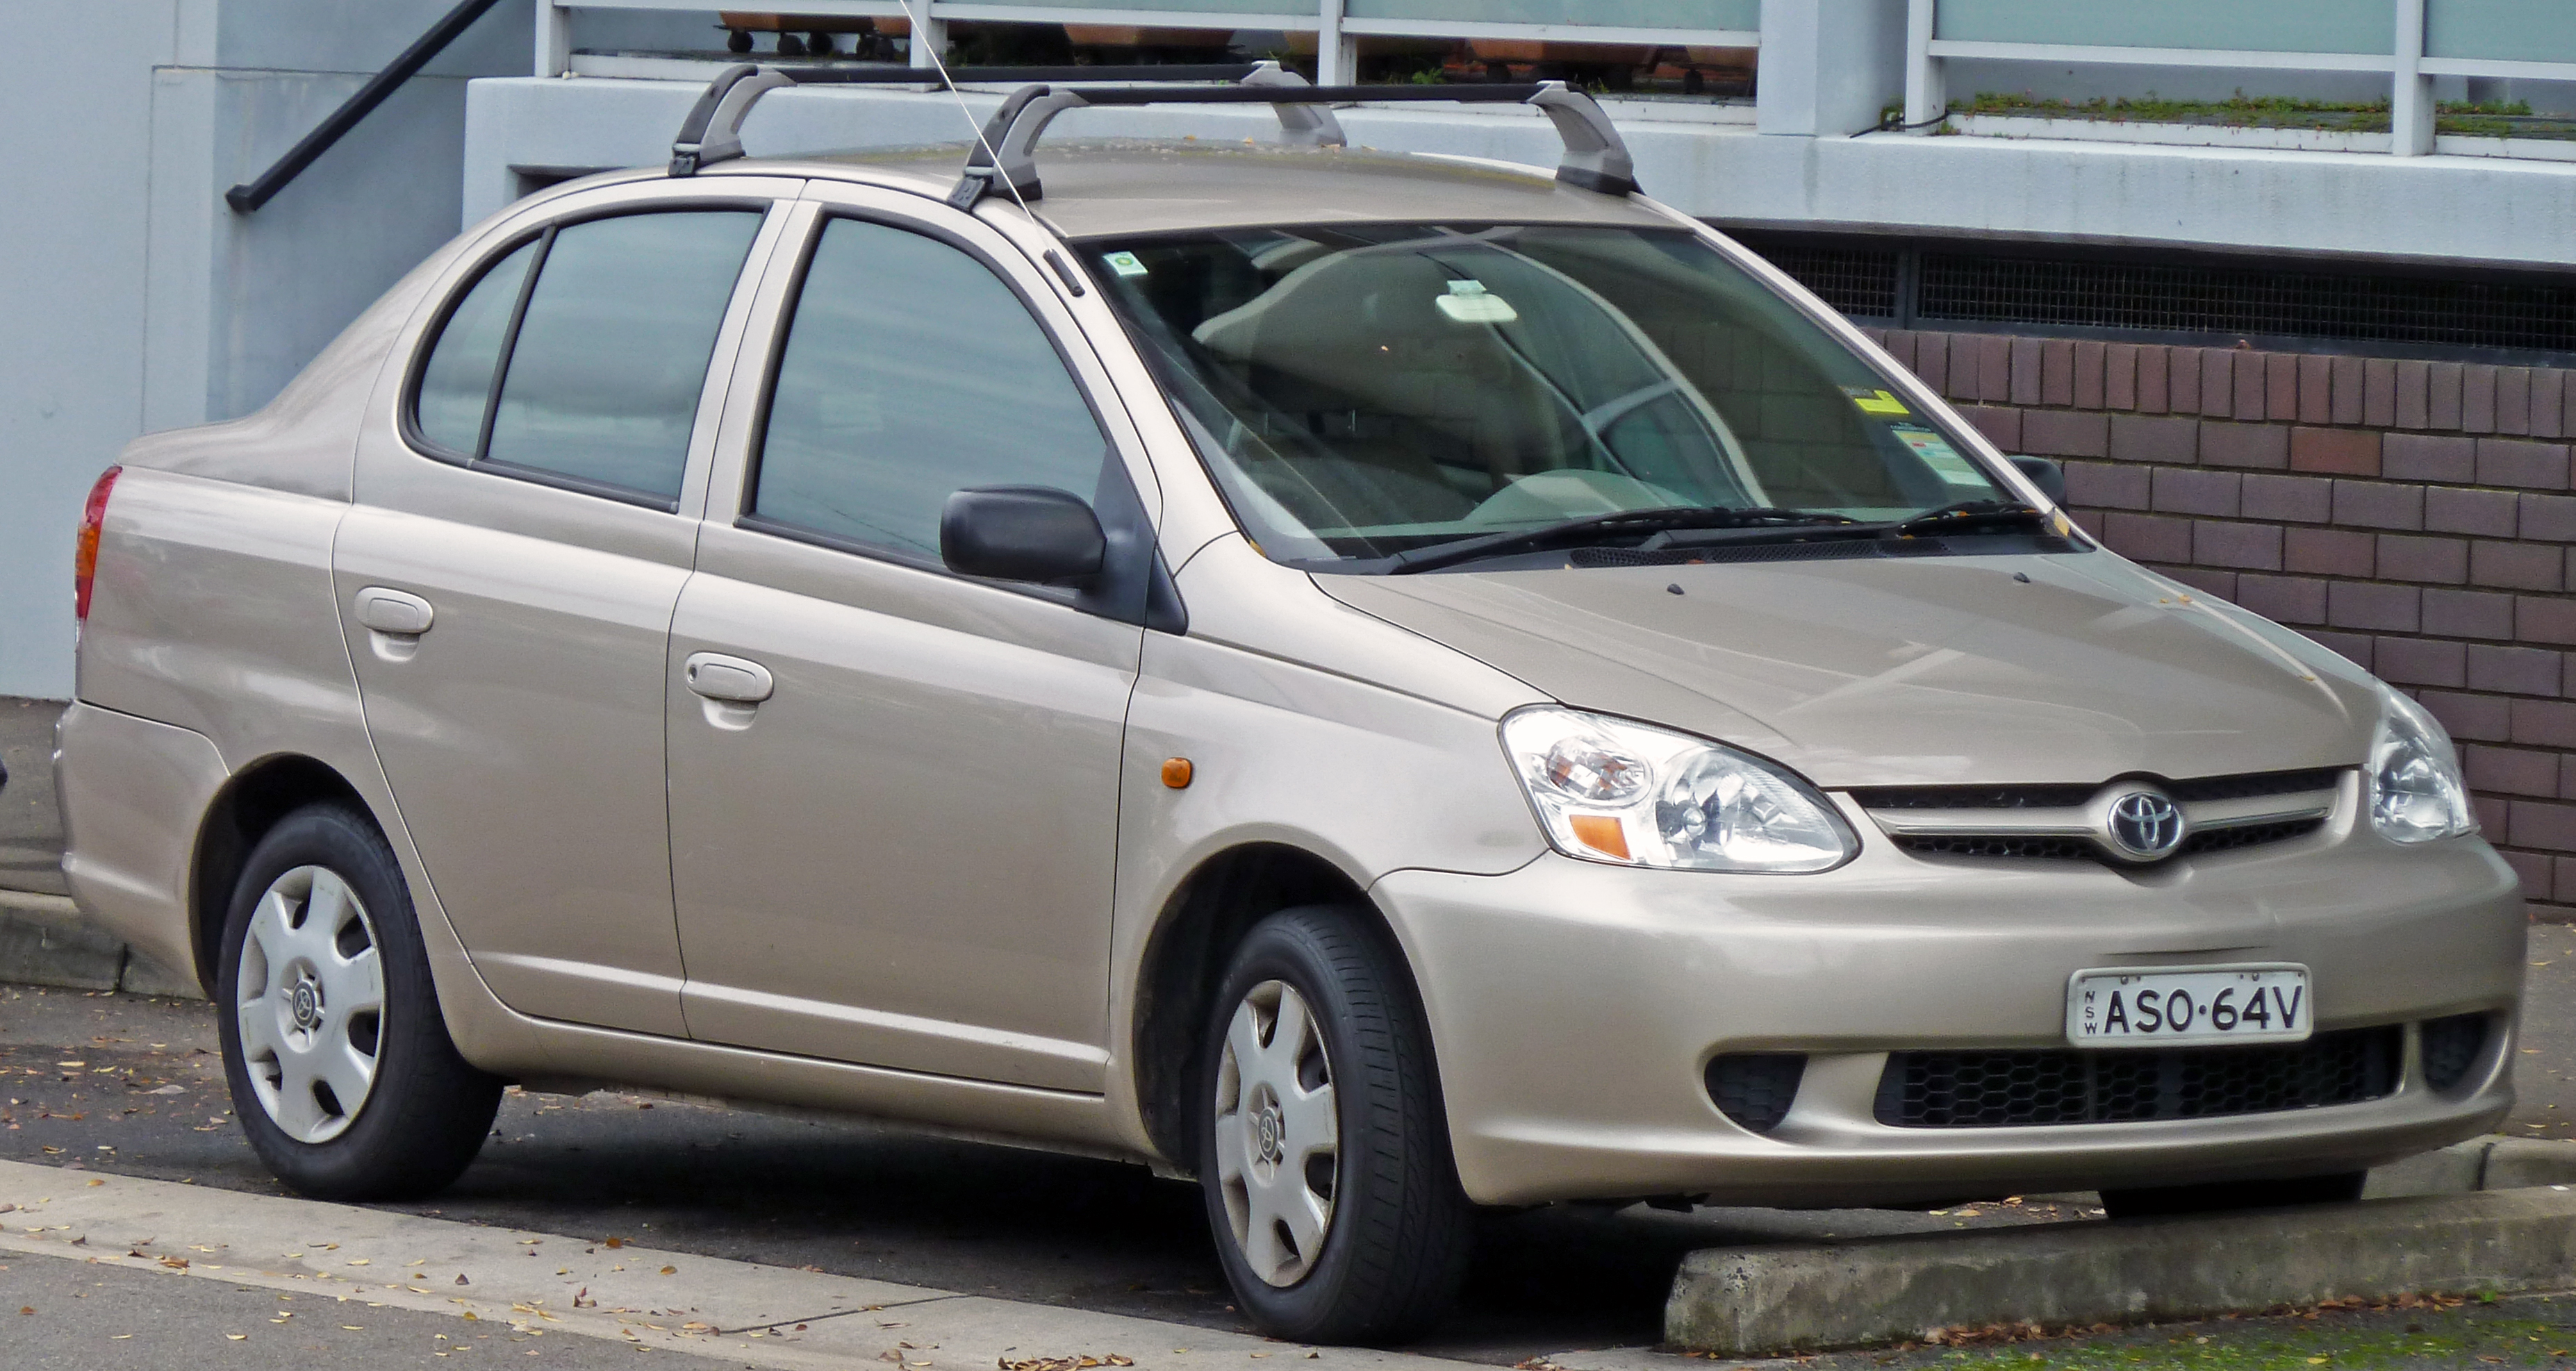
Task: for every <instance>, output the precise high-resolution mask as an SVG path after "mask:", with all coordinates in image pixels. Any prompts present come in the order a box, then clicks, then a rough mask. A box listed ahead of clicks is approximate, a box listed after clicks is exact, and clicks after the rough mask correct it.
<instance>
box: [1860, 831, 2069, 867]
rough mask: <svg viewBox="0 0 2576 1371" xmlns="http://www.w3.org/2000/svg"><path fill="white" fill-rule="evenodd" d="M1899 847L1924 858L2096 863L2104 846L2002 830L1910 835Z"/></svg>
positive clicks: (1899, 842)
mask: <svg viewBox="0 0 2576 1371" xmlns="http://www.w3.org/2000/svg"><path fill="white" fill-rule="evenodd" d="M1894 842H1895V843H1896V847H1897V850H1898V851H1900V852H1911V853H1914V854H1915V855H1917V856H1922V857H2017V858H2021V859H2023V860H2025V861H2066V862H2095V861H2100V860H2102V849H2100V848H2098V847H2095V846H2094V845H2093V844H2091V843H2089V842H2086V841H2085V840H2084V839H2082V838H2052V837H2019V836H2014V835H2011V834H2003V833H1954V834H1944V835H1942V836H1940V837H1930V836H1926V835H1922V834H1909V835H1906V836H1903V837H1899V838H1896V839H1895V840H1894Z"/></svg>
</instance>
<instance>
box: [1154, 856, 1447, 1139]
mask: <svg viewBox="0 0 2576 1371" xmlns="http://www.w3.org/2000/svg"><path fill="white" fill-rule="evenodd" d="M1302 905H1335V906H1340V907H1343V908H1348V909H1351V910H1354V911H1356V912H1359V913H1362V914H1364V915H1365V916H1366V917H1367V921H1368V924H1369V927H1370V931H1371V932H1372V933H1373V934H1374V935H1375V936H1377V937H1378V938H1380V939H1381V940H1382V941H1383V942H1384V944H1385V947H1386V950H1387V952H1388V953H1389V955H1390V956H1392V957H1393V958H1394V960H1395V963H1396V964H1397V965H1398V966H1401V967H1403V968H1404V972H1405V976H1406V978H1407V982H1408V985H1407V988H1408V989H1410V990H1411V991H1412V992H1413V995H1414V1003H1415V1005H1416V1006H1417V1009H1418V1008H1419V1006H1420V1004H1421V987H1420V985H1419V983H1418V979H1417V978H1415V977H1414V974H1413V964H1412V960H1411V958H1410V957H1409V956H1407V955H1406V952H1405V949H1404V945H1403V941H1402V940H1401V939H1399V938H1398V937H1397V936H1396V934H1395V930H1394V927H1393V925H1392V924H1390V923H1389V922H1388V921H1387V918H1386V914H1385V912H1384V911H1383V910H1380V909H1379V908H1378V907H1377V904H1376V902H1375V901H1373V900H1371V899H1370V898H1369V896H1368V892H1367V890H1366V889H1365V888H1364V887H1363V886H1362V885H1361V884H1360V882H1358V881H1357V880H1354V879H1353V878H1352V877H1351V875H1350V874H1349V873H1348V872H1346V871H1344V870H1343V869H1342V868H1341V867H1339V866H1337V865H1335V864H1334V863H1333V862H1331V861H1329V860H1327V859H1326V858H1324V857H1321V856H1318V855H1317V854H1315V853H1314V852H1312V851H1309V850H1307V849H1305V848H1302V847H1298V846H1295V845H1293V844H1290V843H1284V842H1276V841H1261V842H1247V843H1242V844H1239V845H1237V846H1234V847H1230V848H1227V849H1225V850H1224V851H1221V852H1217V853H1213V854H1211V855H1209V856H1208V857H1207V858H1205V859H1204V860H1202V861H1201V862H1200V863H1199V865H1198V866H1197V867H1196V868H1195V869H1193V870H1192V871H1191V872H1190V874H1189V876H1188V877H1187V878H1186V879H1184V880H1183V881H1182V882H1181V883H1180V884H1179V885H1178V886H1177V887H1175V888H1174V890H1173V893H1172V897H1171V899H1169V900H1168V901H1166V902H1165V904H1164V906H1163V909H1162V911H1161V913H1160V916H1159V917H1158V918H1157V920H1156V922H1155V926H1154V931H1153V933H1152V934H1151V935H1150V936H1149V937H1148V938H1147V940H1146V943H1145V951H1144V956H1143V958H1142V961H1141V964H1140V967H1139V970H1138V973H1137V978H1136V1003H1135V1010H1134V1012H1133V1014H1132V1016H1131V1049H1132V1052H1133V1060H1134V1062H1135V1067H1134V1072H1135V1090H1136V1107H1137V1111H1138V1113H1139V1114H1140V1115H1141V1116H1142V1118H1143V1120H1144V1124H1145V1132H1146V1136H1147V1137H1149V1138H1150V1139H1151V1140H1152V1141H1153V1144H1154V1149H1155V1150H1156V1151H1157V1152H1159V1153H1161V1154H1162V1155H1163V1156H1164V1157H1165V1158H1166V1159H1168V1160H1169V1161H1171V1162H1172V1163H1173V1164H1174V1165H1175V1166H1176V1167H1177V1168H1178V1169H1180V1170H1182V1171H1185V1172H1186V1171H1189V1170H1191V1169H1192V1166H1193V1160H1192V1158H1191V1155H1190V1152H1191V1148H1190V1129H1189V1117H1190V1115H1189V1110H1190V1108H1191V1104H1190V1076H1191V1064H1192V1059H1193V1058H1194V1057H1195V1055H1196V1050H1195V1049H1196V1047H1197V1044H1198V1038H1199V1034H1200V1031H1201V1029H1202V1027H1203V1026H1204V1025H1205V1023H1206V1022H1207V1016H1208V1012H1209V1009H1210V1004H1209V1000H1210V997H1211V996H1212V995H1214V993H1215V991H1216V986H1217V982H1218V981H1219V980H1220V979H1222V978H1223V976H1224V975H1225V967H1226V963H1227V961H1228V960H1229V959H1230V958H1231V957H1232V956H1233V953H1234V949H1235V947H1236V946H1237V945H1238V944H1240V943H1241V942H1242V941H1243V937H1244V935H1245V934H1246V933H1247V932H1249V931H1250V930H1251V928H1252V926H1253V925H1254V924H1256V923H1259V922H1260V921H1261V920H1262V919H1263V918H1265V917H1267V916H1269V915H1271V914H1275V913H1277V912H1278V911H1280V910H1283V909H1294V908H1297V907H1299V906H1302ZM1435 1055H1436V1054H1435ZM1435 1069H1436V1068H1435Z"/></svg>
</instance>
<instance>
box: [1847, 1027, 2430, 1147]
mask: <svg viewBox="0 0 2576 1371" xmlns="http://www.w3.org/2000/svg"><path fill="white" fill-rule="evenodd" d="M2404 1044H2405V1034H2404V1030H2403V1029H2402V1028H2400V1027H2398V1026H2396V1025H2389V1026H2387V1027H2383V1028H2355V1029H2345V1030H2341V1031H2338V1032H2333V1033H2319V1034H2317V1035H2316V1036H2315V1037H2313V1038H2310V1039H2309V1040H2308V1041H2306V1042H2303V1043H2295V1044H2292V1045H2290V1046H2286V1047H2181V1048H2165V1049H2137V1050H2120V1051H2110V1052H2073V1051H2066V1050H2043V1051H1963V1052H1891V1053H1889V1054H1887V1070H1886V1072H1885V1073H1884V1074H1882V1075H1881V1076H1880V1077H1879V1081H1878V1105H1877V1110H1876V1113H1877V1116H1878V1121H1879V1122H1880V1123H1883V1124H1886V1125H1889V1126H1890V1127H1895V1128H2025V1127H2033V1126H2040V1125H2048V1124H2088V1123H2129V1122H2141V1121H2147V1120H2156V1119H2213V1118H2223V1117H2226V1116H2229V1115H2234V1114H2269V1113H2277V1112H2280V1111H2282V1110H2289V1109H2315V1108H2318V1107H2320V1106H2323V1105H2334V1104H2357V1103H2360V1102H2361V1101H2364V1100H2375V1099H2379V1098H2381V1097H2383V1096H2386V1095H2388V1094H2390V1093H2391V1092H2393V1091H2395V1090H2396V1088H2397V1071H2398V1063H2399V1062H2400V1060H2401V1059H2402V1055H2403V1051H2404Z"/></svg>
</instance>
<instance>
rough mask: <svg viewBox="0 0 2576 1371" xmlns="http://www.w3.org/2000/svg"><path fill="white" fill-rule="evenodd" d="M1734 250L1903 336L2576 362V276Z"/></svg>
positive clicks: (1937, 252)
mask: <svg viewBox="0 0 2576 1371" xmlns="http://www.w3.org/2000/svg"><path fill="white" fill-rule="evenodd" d="M1736 236H1737V237H1738V238H1739V239H1740V240H1742V241H1743V242H1744V243H1745V245H1746V246H1748V247H1751V248H1752V249H1753V250H1754V251H1756V252H1759V253H1761V254H1762V255H1763V256H1764V257H1765V258H1767V259H1769V260H1770V262H1771V263H1772V265H1774V266H1777V267H1779V268H1780V269H1781V270H1782V271H1785V272H1787V273H1788V274H1789V275H1791V276H1793V277H1795V278H1797V280H1798V282H1799V283H1800V284H1801V285H1804V286H1805V287H1807V289H1809V290H1812V291H1814V292H1815V293H1816V294H1817V295H1819V296H1821V297H1823V299H1824V301H1825V302H1826V303H1827V304H1830V305H1832V306H1833V307H1834V308H1835V309H1837V310H1840V311H1841V312H1843V313H1844V314H1848V315H1852V316H1854V317H1856V318H1862V319H1869V320H1874V321H1882V322H1887V323H1892V324H1894V325H1896V326H1897V327H1900V328H1939V327H1942V326H1943V325H1945V324H1972V325H1983V326H1988V327H1995V326H2000V327H2002V328H2004V329H2006V330H2018V329H2084V330H2095V331H2101V332H2109V333H2134V334H2140V335H2146V336H2148V337H2149V338H2150V339H2153V338H2157V337H2162V338H2165V339H2173V340H2180V339H2184V338H2196V339H2203V340H2211V341H2216V340H2222V339H2223V340H2231V341H2232V340H2234V339H2237V338H2252V339H2266V340H2278V341H2281V342H2289V341H2292V340H2306V339H2313V340H2316V341H2318V342H2322V343H2334V344H2345V345H2351V344H2364V343H2376V344H2382V345H2393V346H2398V347H2402V348H2406V349H2413V350H2420V351H2426V352H2431V353H2434V354H2436V355H2443V354H2447V353H2452V352H2456V351H2457V350H2461V349H2498V348H2500V349H2509V350H2513V351H2517V352H2559V353H2564V352H2576V275H2570V274H2567V273H2543V272H2488V273H2485V274H2479V273H2478V272H2477V271H2476V269H2474V268H2463V269H2462V270H2461V271H2460V272H2459V273H2457V274H2453V275H2429V274H2421V273H2418V274H2405V273H2401V272H2387V271H2381V272H2368V271H2334V270H2322V269H2318V268H2317V267H2316V266H2315V265H2314V264H2313V263H2311V262H2297V263H2283V262H2278V261H2274V262H2265V261H2262V260H2260V259H2247V258H2241V257H2220V256H2216V255H2210V254H2198V255H2195V254H2192V253H2188V252H2172V251H2168V252H2160V253H2158V254H2156V255H2155V256H2154V257H2153V258H2148V257H2145V256H2141V255H2123V254H2121V253H2119V252H2118V251H2116V250H2107V251H2091V252H2082V253H2070V254H2066V255H2060V256H2050V255H2046V254H2045V253H2044V252H2033V251H2030V250H2026V249H2025V250H2015V251H2000V252H1988V253H1970V252H1961V251H1957V250H1955V245H1952V244H1946V243H1945V244H1942V245H1939V246H1932V245H1919V244H1915V243H1908V242H1904V241H1901V240H1900V241H1895V242H1887V243H1886V244H1885V245H1883V246H1882V245H1880V244H1879V243H1874V242H1872V241H1870V240H1868V239H1866V238H1860V237H1855V236H1834V235H1826V234H1804V233H1796V232H1781V231H1777V230H1765V229H1758V228H1757V229H1747V230H1742V231H1739V232H1737V234H1736Z"/></svg>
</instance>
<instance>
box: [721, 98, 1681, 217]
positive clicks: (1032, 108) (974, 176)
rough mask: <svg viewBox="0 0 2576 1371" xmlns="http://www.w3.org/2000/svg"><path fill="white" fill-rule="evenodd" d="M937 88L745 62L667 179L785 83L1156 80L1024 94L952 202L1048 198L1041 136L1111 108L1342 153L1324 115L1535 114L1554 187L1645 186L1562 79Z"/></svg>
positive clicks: (1336, 127) (724, 146)
mask: <svg viewBox="0 0 2576 1371" xmlns="http://www.w3.org/2000/svg"><path fill="white" fill-rule="evenodd" d="M947 78H948V79H947V80H945V81H943V80H941V79H940V74H939V73H938V72H937V71H935V70H912V69H899V68H884V67H878V68H866V67H844V68H830V67H825V68H815V69H782V68H778V67H754V66H750V65H748V64H744V65H739V66H732V67H727V68H726V69H725V70H724V71H722V72H721V73H718V75H717V76H716V79H715V80H714V81H713V82H711V83H709V84H708V86H707V90H706V94H704V95H702V96H700V97H698V103H697V106H696V107H695V108H693V109H691V110H690V111H689V117H688V119H687V120H686V121H684V122H683V123H682V124H681V126H680V136H679V139H678V141H676V142H674V143H673V144H672V145H671V174H672V175H673V176H688V175H692V174H694V173H695V172H696V171H697V170H698V169H699V168H700V167H704V166H709V165H712V164H714V163H716V162H721V161H725V160H727V159H729V158H734V157H740V156H741V155H742V136H741V135H742V121H743V117H744V116H745V115H747V114H749V113H750V112H751V107H752V105H753V103H754V102H756V101H757V100H759V99H760V97H761V96H762V95H764V94H767V93H768V92H770V91H772V90H775V89H777V88H778V87H780V86H787V85H823V84H832V85H849V84H871V85H931V86H944V87H946V88H948V89H955V87H956V85H958V84H961V83H968V82H996V81H1028V80H1032V79H1034V80H1036V81H1038V82H1040V83H1044V82H1050V81H1068V82H1070V81H1080V82H1085V83H1089V82H1101V81H1115V82H1152V83H1156V84H1151V85H1144V84H1138V85H1089V84H1086V85H1084V86H1081V87H1079V88H1075V87H1069V86H1053V85H1047V84H1034V85H1025V86H1022V87H1020V88H1019V89H1018V90H1015V91H1013V92H1011V94H1010V95H1009V96H1008V97H1007V98H1005V99H1004V100H1003V101H1002V107H1001V108H1000V109H998V110H996V111H994V113H993V117H992V119H991V120H990V121H989V122H987V123H986V124H985V126H984V130H983V136H982V137H981V139H980V140H979V141H978V142H977V143H976V145H975V147H974V149H973V151H971V152H970V153H969V154H968V155H967V159H966V170H965V174H964V175H963V176H961V177H959V178H958V182H957V188H956V189H955V190H953V191H951V192H949V196H948V200H949V203H950V204H953V205H956V206H957V207H958V208H960V209H972V208H974V206H975V204H976V202H977V201H979V200H981V199H983V198H984V196H985V195H986V194H988V193H990V192H991V191H992V190H993V189H994V188H995V187H997V186H1007V187H1008V188H1009V189H1010V190H1011V191H1012V192H1013V193H1014V194H1016V195H1017V196H1018V197H1019V198H1020V199H1022V200H1035V199H1038V198H1040V196H1041V195H1042V194H1043V193H1044V188H1043V186H1042V185H1041V184H1040V182H1039V180H1038V172H1037V161H1036V157H1035V150H1036V147H1037V141H1038V137H1039V136H1040V135H1041V134H1043V133H1045V132H1046V127H1047V125H1048V124H1049V123H1051V122H1053V121H1054V119H1055V117H1056V116H1057V115H1059V114H1062V113H1064V112H1065V111H1066V110H1069V109H1084V108H1090V107H1095V106H1103V105H1165V104H1196V105H1222V104H1266V105H1269V106H1270V107H1271V108H1272V109H1274V110H1275V111H1277V113H1278V115H1279V124H1280V130H1281V132H1282V133H1283V134H1284V135H1285V136H1286V137H1287V139H1288V140H1289V141H1290V142H1292V143H1298V144H1303V145H1306V146H1310V147H1312V146H1327V145H1329V146H1343V145H1346V144H1347V143H1348V141H1349V140H1348V139H1346V138H1344V137H1343V136H1342V129H1341V124H1340V123H1339V122H1338V121H1337V120H1335V119H1334V118H1333V114H1332V111H1331V110H1330V109H1329V108H1327V107H1328V106H1331V105H1336V104H1348V103H1356V102H1359V101H1363V100H1365V101H1370V102H1401V103H1420V102H1423V101H1432V100H1441V101H1455V102H1459V103H1464V104H1520V105H1529V106H1533V107H1535V108H1536V109H1538V110H1539V112H1540V113H1543V114H1545V115H1546V116H1547V117H1548V121H1549V122H1550V123H1552V124H1554V125H1555V126H1556V132H1557V136H1558V137H1559V138H1561V139H1563V140H1564V142H1565V155H1564V157H1563V158H1562V159H1561V160H1559V161H1558V163H1557V167H1556V179H1557V180H1559V181H1563V182H1565V183H1566V184H1567V185H1571V186H1580V187H1582V188H1583V189H1585V190H1592V191H1599V192H1600V193H1602V194H1604V195H1627V194H1629V193H1631V192H1633V191H1635V190H1636V189H1637V188H1638V187H1637V171H1636V164H1635V162H1634V161H1633V160H1631V159H1630V157H1629V156H1628V145H1627V144H1626V143H1625V142H1623V141H1621V139H1620V137H1619V130H1618V129H1617V128H1615V127H1613V126H1612V125H1611V123H1610V116H1609V115H1607V114H1605V113H1603V112H1602V109H1601V106H1599V105H1598V104H1595V103H1593V100H1592V97H1590V96H1588V95H1585V94H1583V93H1582V92H1581V91H1577V90H1573V89H1571V88H1569V87H1568V86H1567V85H1566V84H1565V83H1564V82H1562V81H1539V82H1535V83H1527V84H1505V83H1496V84H1478V85H1454V86H1451V85H1443V86H1310V85H1307V84H1306V82H1305V79H1304V78H1302V77H1300V76H1298V75H1297V74H1296V73H1294V72H1291V71H1287V70H1285V69H1284V68H1282V67H1281V66H1280V65H1279V64H1278V63H1276V62H1258V63H1253V64H1250V65H1233V66H1200V67H1191V66H1163V67H1056V68H1044V67H955V68H951V69H949V71H948V72H947ZM1193 81H1197V82H1205V81H1234V82H1238V83H1239V84H1235V85H1189V86H1179V87H1175V86H1172V85H1169V84H1164V83H1171V82H1193Z"/></svg>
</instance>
